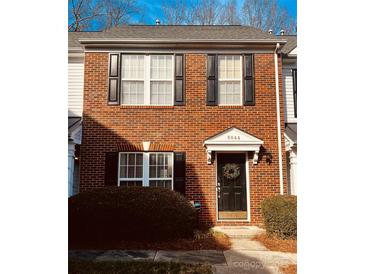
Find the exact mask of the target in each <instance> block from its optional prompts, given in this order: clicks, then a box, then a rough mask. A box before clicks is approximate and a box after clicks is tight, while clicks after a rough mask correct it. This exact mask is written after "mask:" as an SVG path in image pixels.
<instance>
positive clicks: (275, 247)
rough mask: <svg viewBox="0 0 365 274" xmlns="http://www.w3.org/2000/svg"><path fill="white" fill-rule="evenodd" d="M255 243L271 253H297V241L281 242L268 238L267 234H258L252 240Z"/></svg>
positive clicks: (281, 240)
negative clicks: (257, 242)
mask: <svg viewBox="0 0 365 274" xmlns="http://www.w3.org/2000/svg"><path fill="white" fill-rule="evenodd" d="M253 240H255V241H259V242H261V243H262V244H263V245H264V246H265V247H266V248H268V249H270V250H272V251H281V252H291V253H297V240H296V239H287V240H283V239H280V238H277V237H274V236H273V237H269V236H268V235H267V234H265V233H263V234H259V235H257V236H255V237H254V238H253Z"/></svg>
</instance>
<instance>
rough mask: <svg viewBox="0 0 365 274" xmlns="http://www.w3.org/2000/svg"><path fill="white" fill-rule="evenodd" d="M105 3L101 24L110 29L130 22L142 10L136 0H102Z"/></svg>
mask: <svg viewBox="0 0 365 274" xmlns="http://www.w3.org/2000/svg"><path fill="white" fill-rule="evenodd" d="M100 1H101V3H102V5H103V17H102V18H101V24H102V25H103V28H104V29H110V28H112V27H116V26H119V25H123V24H126V23H128V22H129V21H130V20H131V17H132V16H133V15H134V14H137V13H138V12H139V11H140V10H139V8H138V6H137V1H136V0H100Z"/></svg>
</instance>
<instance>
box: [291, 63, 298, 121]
mask: <svg viewBox="0 0 365 274" xmlns="http://www.w3.org/2000/svg"><path fill="white" fill-rule="evenodd" d="M292 74H293V97H294V117H295V118H297V69H293V70H292Z"/></svg>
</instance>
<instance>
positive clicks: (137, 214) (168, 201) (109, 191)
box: [68, 187, 197, 245]
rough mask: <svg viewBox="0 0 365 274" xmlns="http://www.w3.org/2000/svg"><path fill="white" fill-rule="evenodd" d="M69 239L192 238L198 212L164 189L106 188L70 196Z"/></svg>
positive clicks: (177, 195)
mask: <svg viewBox="0 0 365 274" xmlns="http://www.w3.org/2000/svg"><path fill="white" fill-rule="evenodd" d="M68 204H69V241H70V244H71V245H72V244H73V243H80V242H81V243H82V242H84V243H85V242H87V243H104V242H106V241H113V242H115V241H119V240H148V241H154V240H156V241H157V240H170V239H176V238H184V237H193V232H194V230H195V229H196V227H197V219H196V218H197V216H196V215H197V214H196V211H195V209H194V208H193V206H192V205H191V204H190V203H189V202H188V201H187V200H186V199H185V198H184V196H182V195H181V194H179V193H177V192H174V191H171V190H168V189H163V188H147V187H128V188H120V187H105V188H101V189H96V190H92V191H89V192H83V193H80V194H78V195H75V196H73V197H70V198H69V201H68Z"/></svg>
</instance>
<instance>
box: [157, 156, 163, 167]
mask: <svg viewBox="0 0 365 274" xmlns="http://www.w3.org/2000/svg"><path fill="white" fill-rule="evenodd" d="M157 164H158V165H163V164H164V155H163V154H157Z"/></svg>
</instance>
